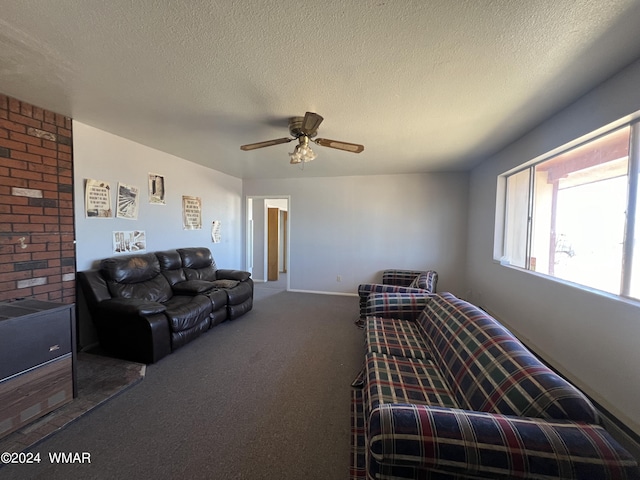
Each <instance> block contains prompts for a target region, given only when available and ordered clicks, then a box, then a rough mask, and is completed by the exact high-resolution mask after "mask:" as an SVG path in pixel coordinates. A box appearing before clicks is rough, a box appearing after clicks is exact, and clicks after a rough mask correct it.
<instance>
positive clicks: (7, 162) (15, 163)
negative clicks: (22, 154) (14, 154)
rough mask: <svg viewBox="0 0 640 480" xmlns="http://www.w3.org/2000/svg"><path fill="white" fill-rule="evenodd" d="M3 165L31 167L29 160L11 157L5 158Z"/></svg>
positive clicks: (21, 168)
mask: <svg viewBox="0 0 640 480" xmlns="http://www.w3.org/2000/svg"><path fill="white" fill-rule="evenodd" d="M2 165H3V166H5V167H9V168H18V169H20V170H27V169H28V168H29V164H28V163H27V162H24V161H21V160H15V159H11V158H7V159H5V160H3V161H2ZM3 176H4V175H3Z"/></svg>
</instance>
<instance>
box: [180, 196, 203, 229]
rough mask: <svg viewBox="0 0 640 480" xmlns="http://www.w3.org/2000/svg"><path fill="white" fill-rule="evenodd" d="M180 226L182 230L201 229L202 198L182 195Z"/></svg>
mask: <svg viewBox="0 0 640 480" xmlns="http://www.w3.org/2000/svg"><path fill="white" fill-rule="evenodd" d="M182 228H183V230H201V229H202V199H201V198H200V197H189V196H186V195H183V196H182Z"/></svg>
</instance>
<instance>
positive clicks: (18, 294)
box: [0, 285, 31, 301]
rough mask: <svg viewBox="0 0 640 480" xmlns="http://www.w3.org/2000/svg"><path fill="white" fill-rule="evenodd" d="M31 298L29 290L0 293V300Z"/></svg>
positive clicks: (22, 289)
mask: <svg viewBox="0 0 640 480" xmlns="http://www.w3.org/2000/svg"><path fill="white" fill-rule="evenodd" d="M14 287H15V285H14ZM29 296H31V289H29V288H21V289H19V290H17V289H16V290H7V291H4V292H0V300H1V301H5V300H13V299H14V298H22V297H29Z"/></svg>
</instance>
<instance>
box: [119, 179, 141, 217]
mask: <svg viewBox="0 0 640 480" xmlns="http://www.w3.org/2000/svg"><path fill="white" fill-rule="evenodd" d="M116 217H118V218H128V219H129V220H136V219H137V218H138V187H134V186H133V185H125V184H124V183H118V208H117V210H116Z"/></svg>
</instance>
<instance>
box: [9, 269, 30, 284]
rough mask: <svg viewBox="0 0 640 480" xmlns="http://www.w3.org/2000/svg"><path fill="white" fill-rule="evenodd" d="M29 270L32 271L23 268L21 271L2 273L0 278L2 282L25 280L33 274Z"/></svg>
mask: <svg viewBox="0 0 640 480" xmlns="http://www.w3.org/2000/svg"><path fill="white" fill-rule="evenodd" d="M31 272H32V271H31V270H24V271H23V272H11V273H3V274H2V280H3V281H4V282H15V281H16V280H27V279H29V278H32V277H33V276H34V275H33V274H32V273H31ZM36 276H37V275H36Z"/></svg>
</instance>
